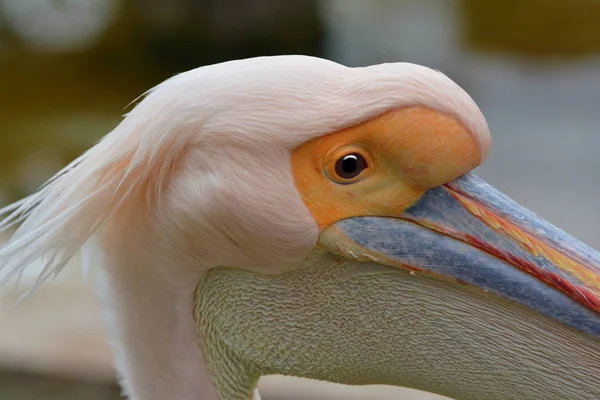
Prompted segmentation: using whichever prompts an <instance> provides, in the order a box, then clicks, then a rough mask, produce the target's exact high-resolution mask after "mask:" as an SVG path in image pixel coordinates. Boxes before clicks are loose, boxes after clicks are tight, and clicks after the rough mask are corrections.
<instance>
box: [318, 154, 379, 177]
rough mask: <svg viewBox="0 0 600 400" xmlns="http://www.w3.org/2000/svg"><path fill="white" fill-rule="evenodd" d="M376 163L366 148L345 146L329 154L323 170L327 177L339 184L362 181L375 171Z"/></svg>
mask: <svg viewBox="0 0 600 400" xmlns="http://www.w3.org/2000/svg"><path fill="white" fill-rule="evenodd" d="M373 169H374V164H373V160H372V158H371V157H370V155H369V154H368V153H367V152H366V151H365V149H363V148H361V147H358V146H345V147H343V148H340V149H337V150H336V151H334V152H333V153H331V154H329V155H327V156H326V157H325V160H324V164H323V170H324V174H325V176H326V177H327V178H329V179H330V180H332V181H333V182H335V183H339V184H351V183H356V182H359V181H362V180H363V179H365V178H367V177H368V176H370V175H371V174H372V173H373Z"/></svg>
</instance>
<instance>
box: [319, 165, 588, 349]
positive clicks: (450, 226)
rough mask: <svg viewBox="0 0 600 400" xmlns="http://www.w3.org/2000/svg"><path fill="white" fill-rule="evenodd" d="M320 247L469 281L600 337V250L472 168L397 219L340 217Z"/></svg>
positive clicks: (440, 276)
mask: <svg viewBox="0 0 600 400" xmlns="http://www.w3.org/2000/svg"><path fill="white" fill-rule="evenodd" d="M319 245H320V246H321V247H325V248H328V249H329V250H330V251H332V252H333V253H335V254H337V255H341V256H344V257H346V258H350V259H356V260H362V261H371V262H377V263H380V264H384V265H387V266H390V267H396V268H407V269H410V270H411V273H412V274H417V273H423V274H431V275H432V276H434V277H437V278H441V279H448V280H451V281H452V282H455V283H456V284H461V285H469V286H473V287H476V288H479V289H480V290H481V291H482V292H487V293H488V294H491V295H496V296H501V297H503V298H504V299H507V300H509V301H512V302H516V303H520V304H521V305H522V306H525V307H529V308H532V309H534V310H537V311H538V312H540V313H543V314H545V315H546V316H548V317H550V318H553V319H555V320H558V321H560V322H562V323H564V324H567V325H569V326H571V327H572V328H575V329H577V330H579V331H581V332H584V333H586V334H589V335H592V336H595V337H599V338H600V253H598V252H597V251H595V250H593V249H591V248H589V247H587V246H586V245H584V244H583V243H581V242H579V241H578V240H577V239H575V238H573V237H571V236H570V235H568V234H566V233H565V232H563V231H561V230H560V229H558V228H556V227H554V226H553V225H551V224H550V223H548V222H546V221H544V220H543V219H541V218H540V217H538V216H536V215H535V214H533V213H532V212H531V211H529V210H527V209H525V208H524V207H522V206H520V205H519V204H517V203H516V202H514V201H512V200H511V199H509V198H508V197H506V196H505V195H503V194H502V193H500V192H499V191H497V190H496V189H494V188H493V187H491V186H490V185H488V184H487V183H486V182H485V181H483V180H482V179H480V178H478V177H477V176H475V175H473V174H470V173H469V174H467V175H464V176H462V177H460V178H458V179H456V180H454V181H452V182H449V183H447V184H445V185H443V186H440V187H437V188H434V189H430V190H429V191H427V192H425V194H424V195H423V196H422V197H421V198H420V199H419V201H418V202H417V203H415V204H414V205H412V206H411V207H410V208H408V209H407V210H406V211H405V212H404V213H403V214H402V215H399V216H398V217H397V218H389V217H357V218H350V219H345V220H342V221H339V222H337V223H336V224H333V225H331V226H329V227H327V228H326V229H325V230H323V231H322V233H321V235H320V237H319Z"/></svg>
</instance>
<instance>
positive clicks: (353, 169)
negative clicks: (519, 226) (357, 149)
mask: <svg viewBox="0 0 600 400" xmlns="http://www.w3.org/2000/svg"><path fill="white" fill-rule="evenodd" d="M365 168H366V163H365V159H364V158H363V157H362V156H361V155H360V154H348V155H346V156H344V157H342V158H340V159H339V160H338V161H337V163H336V164H335V173H336V174H337V175H338V176H339V177H340V178H344V179H351V178H354V177H355V176H357V175H358V174H360V173H361V172H362V170H364V169H365Z"/></svg>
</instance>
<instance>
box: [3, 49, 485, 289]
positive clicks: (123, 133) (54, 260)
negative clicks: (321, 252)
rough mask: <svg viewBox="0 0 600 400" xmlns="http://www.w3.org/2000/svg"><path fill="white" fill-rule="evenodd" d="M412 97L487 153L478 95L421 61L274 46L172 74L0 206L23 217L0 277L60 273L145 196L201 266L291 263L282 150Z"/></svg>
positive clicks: (299, 243)
mask: <svg viewBox="0 0 600 400" xmlns="http://www.w3.org/2000/svg"><path fill="white" fill-rule="evenodd" d="M408 105H422V106H427V107H430V108H432V109H435V110H438V111H441V112H444V113H449V114H452V115H454V116H456V117H457V119H458V120H459V121H461V122H462V123H463V124H464V125H465V126H466V127H467V129H469V130H470V132H472V133H473V135H474V136H475V139H476V140H477V142H478V144H479V146H480V149H481V154H482V159H483V158H484V157H485V155H486V154H487V152H488V149H489V145H490V136H489V132H488V128H487V124H486V122H485V119H484V118H483V116H482V114H481V112H480V111H479V109H478V108H477V106H476V104H475V103H474V102H473V100H472V99H471V98H470V97H469V95H468V94H467V93H466V92H464V91H463V90H462V89H461V88H460V87H459V86H458V85H456V84H455V83H454V82H453V81H451V80H450V79H448V78H447V77H446V76H445V75H443V74H441V73H440V72H437V71H433V70H431V69H428V68H425V67H422V66H418V65H414V64H408V63H392V64H381V65H375V66H370V67H366V68H347V67H345V66H342V65H339V64H336V63H334V62H331V61H327V60H323V59H319V58H313V57H306V56H280V57H261V58H254V59H246V60H239V61H232V62H227V63H222V64H217V65H212V66H207V67H202V68H198V69H195V70H191V71H189V72H186V73H182V74H180V75H177V76H175V77H173V78H171V79H169V80H167V81H165V82H163V83H162V84H160V85H158V86H157V87H155V88H154V89H153V90H151V91H150V92H149V94H148V95H147V96H146V97H145V99H144V100H143V101H141V102H140V103H139V104H138V105H137V106H136V107H135V109H134V110H133V111H132V112H130V113H129V114H128V115H127V116H126V118H125V119H124V120H123V121H122V123H121V124H120V125H119V126H117V127H116V128H115V129H114V130H113V131H112V132H111V133H109V134H108V135H107V136H106V137H105V138H104V139H103V140H102V141H101V142H100V143H98V144H97V145H96V146H94V147H93V148H92V149H90V150H89V151H88V152H87V153H85V154H84V155H82V156H81V157H79V158H78V159H77V160H75V161H74V162H72V163H71V164H70V165H68V166H67V167H66V168H65V169H63V170H62V171H60V172H59V173H58V174H57V175H56V176H55V177H54V178H52V180H50V181H49V182H48V183H46V184H45V186H43V187H42V188H41V189H40V190H39V191H38V192H37V193H35V194H33V195H31V196H30V197H28V198H26V199H24V200H22V201H20V202H18V203H15V204H14V205H11V206H8V207H6V208H5V209H2V210H0V213H9V212H12V213H11V214H10V215H9V216H8V217H7V218H6V219H5V220H4V221H3V222H2V223H1V224H0V229H6V228H8V227H10V226H12V225H14V224H16V223H19V222H22V221H24V223H23V225H22V226H21V227H20V229H19V230H18V231H17V233H16V234H15V235H14V237H13V238H12V240H11V241H10V242H9V243H8V244H7V245H5V246H4V247H3V248H2V249H1V250H0V266H1V269H0V284H2V283H5V282H6V281H7V280H8V279H10V278H11V277H13V276H14V275H16V274H18V273H19V271H21V270H22V269H23V268H24V267H26V266H27V265H29V264H30V263H31V262H32V261H34V260H35V259H38V258H40V257H44V258H47V259H48V260H49V261H48V263H47V265H46V266H47V267H46V269H45V270H44V272H43V273H42V275H41V276H40V279H41V280H40V282H41V281H43V280H45V279H47V278H48V277H50V276H51V275H52V274H56V273H58V272H59V271H60V269H61V268H62V267H63V266H64V265H65V264H66V262H67V261H68V260H69V259H70V258H71V257H72V256H73V255H74V254H75V253H76V252H77V251H78V250H79V248H80V247H81V246H82V245H83V244H84V243H85V242H86V241H87V240H88V239H89V238H91V237H92V236H93V235H94V234H95V233H97V232H98V231H99V230H100V229H101V228H102V226H103V225H104V224H105V223H106V222H107V221H108V220H109V219H110V217H111V216H112V215H114V213H115V212H117V211H118V210H119V209H120V208H121V207H124V206H126V205H127V204H128V203H132V204H133V203H134V199H135V200H140V198H141V197H143V198H145V200H146V202H145V204H143V206H145V207H148V208H152V209H153V216H154V217H156V218H157V219H160V218H161V217H162V218H164V219H165V220H161V221H160V222H161V224H162V223H166V224H167V225H168V224H169V221H166V220H172V221H173V222H175V223H176V224H177V225H178V226H176V227H173V229H175V230H178V229H179V230H180V231H181V232H185V233H187V234H190V235H197V234H201V236H196V240H198V241H204V240H205V239H206V240H207V241H208V242H210V245H208V246H206V244H208V243H205V245H204V246H200V247H202V248H204V247H207V248H205V249H204V251H200V253H199V254H197V255H201V256H202V257H204V259H203V260H202V263H203V264H205V263H207V264H209V265H224V264H223V263H226V264H227V265H232V266H240V267H249V266H252V265H253V264H256V265H260V266H262V267H264V266H266V265H271V266H272V265H277V266H279V265H280V264H281V263H282V262H283V263H287V262H290V261H292V262H293V261H297V260H298V258H299V257H302V255H303V254H305V253H306V251H307V250H309V249H310V248H312V246H313V245H314V243H315V240H316V234H317V232H316V226H315V224H314V222H313V221H312V220H311V218H310V216H309V215H308V213H307V211H306V210H305V209H304V207H303V205H302V203H301V200H300V198H299V196H298V195H297V194H296V193H295V188H294V184H293V180H292V178H291V172H290V166H289V153H290V151H291V150H292V149H293V148H294V147H296V146H298V145H300V144H301V143H303V142H305V141H307V140H310V139H312V138H314V137H317V136H320V135H323V134H325V133H328V132H332V131H335V130H338V129H341V128H344V127H348V126H352V125H355V124H357V123H360V122H362V121H364V120H367V119H369V118H372V117H374V116H376V115H377V114H380V113H383V112H385V111H388V110H390V109H394V108H399V107H403V106H408ZM177 185H181V186H177ZM280 189H284V190H280ZM165 192H168V196H169V197H170V199H169V200H170V201H167V200H166V199H165V198H164V196H165V195H166V193H165ZM140 196H141V197H140ZM165 203H169V205H170V206H171V207H174V208H175V209H167V208H164V207H165V205H166V204H165ZM135 204H136V207H137V206H141V205H140V204H139V203H135ZM167 212H168V213H169V215H165V214H164V213H167ZM178 216H179V218H178ZM167 225H164V224H163V225H160V226H161V229H164V232H162V235H163V238H164V239H165V240H169V238H172V239H175V238H180V237H179V236H180V235H179V234H177V233H176V232H173V231H171V230H169V229H168V228H167V227H166V226H167ZM228 236H230V237H229V238H228ZM201 238H202V239H201ZM217 238H218V239H221V240H224V243H223V242H220V243H221V244H220V245H217V243H219V241H218V240H215V239H217ZM215 245H217V247H216V248H215ZM219 247H220V248H219ZM232 247H233V248H235V247H237V248H238V249H236V250H233V249H232ZM265 247H266V248H265ZM195 250H200V249H195ZM219 250H222V251H219ZM237 250H240V251H239V252H238V251H237ZM265 250H268V251H267V252H265ZM219 253H221V255H226V256H225V258H224V259H222V257H217V256H216V255H215V254H219ZM238 253H241V254H238Z"/></svg>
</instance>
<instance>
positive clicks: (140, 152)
mask: <svg viewBox="0 0 600 400" xmlns="http://www.w3.org/2000/svg"><path fill="white" fill-rule="evenodd" d="M149 122H150V121H148V120H147V119H145V118H142V116H141V115H140V113H139V111H138V110H135V109H134V110H133V111H132V112H131V113H130V115H128V116H127V118H126V119H125V120H124V121H123V122H122V123H121V124H120V125H119V126H118V127H117V128H115V129H114V130H113V131H112V132H111V133H109V134H108V135H107V136H105V137H104V139H102V140H101V141H100V142H99V143H98V144H96V145H95V146H94V147H92V148H91V149H90V150H88V151H87V152H86V153H84V154H83V155H82V156H80V157H79V158H77V159H76V160H74V161H73V162H71V163H70V164H69V165H67V166H66V167H65V168H64V169H62V170H61V171H60V172H58V173H57V174H56V175H54V176H53V177H52V178H51V179H50V180H48V181H47V182H46V183H45V184H44V185H43V186H42V187H41V188H40V189H39V190H38V191H37V192H36V193H34V194H32V195H30V196H28V197H26V198H24V199H22V200H20V201H17V202H15V203H13V204H11V205H8V206H7V207H4V208H2V209H0V216H2V215H6V217H5V218H4V220H2V221H0V232H2V231H6V230H8V229H9V228H11V227H14V226H15V225H17V224H20V223H22V225H21V226H20V227H19V228H18V229H17V231H16V232H15V234H14V235H13V236H12V238H11V239H10V240H9V241H8V242H7V243H6V244H5V245H4V246H2V247H0V285H3V284H5V283H6V282H8V281H9V280H10V279H12V278H14V277H17V276H20V275H21V274H22V273H23V271H24V270H25V269H26V268H27V266H29V265H31V264H32V263H33V262H34V261H36V260H39V259H42V260H44V261H45V264H44V267H43V269H42V271H41V273H40V274H39V276H38V278H37V280H36V282H35V283H34V285H33V288H32V290H34V289H36V288H37V287H38V286H39V285H40V284H42V283H43V282H45V281H46V280H48V279H50V278H53V277H55V276H56V275H57V274H58V273H60V271H61V270H62V269H63V268H64V267H65V265H66V264H67V263H68V262H69V260H70V259H71V258H72V257H73V256H74V255H75V254H76V253H77V252H78V251H79V249H80V248H81V247H82V246H83V245H84V244H85V243H86V242H87V241H88V240H89V239H90V238H91V237H92V236H94V234H96V233H97V232H98V231H99V230H100V229H101V228H102V226H103V225H104V224H105V223H106V222H107V221H108V219H109V218H110V217H111V216H112V215H113V214H114V213H115V212H116V211H117V210H119V208H120V207H121V206H122V205H123V204H124V203H126V202H127V201H128V200H129V199H131V198H132V196H134V195H136V194H139V193H140V191H142V190H145V191H146V193H144V195H145V196H147V197H146V200H147V202H148V203H151V202H152V201H153V200H156V199H158V198H160V188H161V187H162V183H163V182H164V181H165V179H166V175H167V170H168V168H169V167H170V165H171V164H172V160H173V159H174V158H175V157H176V156H177V153H178V152H179V150H180V149H181V146H182V142H183V140H182V139H183V138H181V137H180V138H173V137H170V136H169V135H168V134H167V133H168V132H165V131H161V130H160V129H147V128H148V125H149ZM157 128H160V126H158V127H157Z"/></svg>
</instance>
